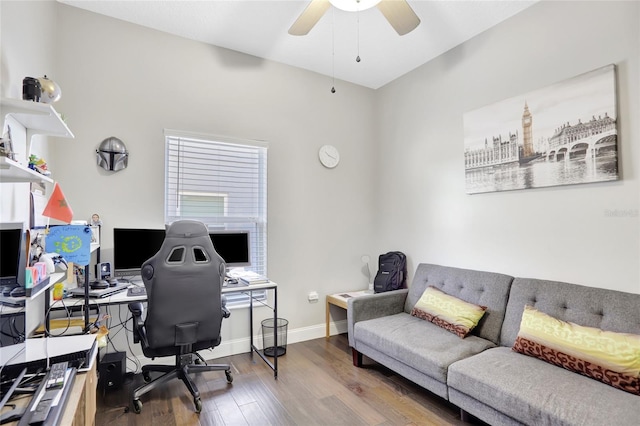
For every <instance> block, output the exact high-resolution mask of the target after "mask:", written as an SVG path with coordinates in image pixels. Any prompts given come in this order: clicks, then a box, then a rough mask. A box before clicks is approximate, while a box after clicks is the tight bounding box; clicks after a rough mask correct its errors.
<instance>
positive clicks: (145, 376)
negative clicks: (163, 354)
mask: <svg viewBox="0 0 640 426" xmlns="http://www.w3.org/2000/svg"><path fill="white" fill-rule="evenodd" d="M142 378H143V379H144V382H145V383H149V382H150V381H151V375H150V374H149V373H142Z"/></svg>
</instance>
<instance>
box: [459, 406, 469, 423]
mask: <svg viewBox="0 0 640 426" xmlns="http://www.w3.org/2000/svg"><path fill="white" fill-rule="evenodd" d="M460 420H462V421H463V422H465V423H471V415H470V414H469V413H467V412H466V411H464V410H463V409H462V408H461V409H460Z"/></svg>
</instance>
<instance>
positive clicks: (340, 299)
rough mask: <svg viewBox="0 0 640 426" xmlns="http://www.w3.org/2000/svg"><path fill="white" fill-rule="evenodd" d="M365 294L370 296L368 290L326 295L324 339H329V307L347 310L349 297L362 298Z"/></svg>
mask: <svg viewBox="0 0 640 426" xmlns="http://www.w3.org/2000/svg"><path fill="white" fill-rule="evenodd" d="M365 294H371V293H369V291H368V290H359V291H344V292H342V293H335V294H328V295H327V307H326V313H327V319H326V325H327V329H326V334H325V338H326V339H328V338H329V337H330V334H329V323H330V321H331V313H330V310H331V305H334V306H337V307H339V308H342V309H344V310H346V309H347V300H348V299H349V298H350V297H359V296H364V295H365Z"/></svg>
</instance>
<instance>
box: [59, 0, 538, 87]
mask: <svg viewBox="0 0 640 426" xmlns="http://www.w3.org/2000/svg"><path fill="white" fill-rule="evenodd" d="M58 1H59V2H61V3H65V4H68V5H71V6H74V7H78V8H81V9H86V10H89V11H92V12H95V13H99V14H102V15H106V16H111V17H113V18H117V19H121V20H124V21H128V22H132V23H135V24H138V25H142V26H145V27H149V28H155V29H157V30H160V31H164V32H167V33H171V34H175V35H178V36H182V37H186V38H189V39H193V40H198V41H202V42H205V43H209V44H212V45H215V46H220V47H224V48H228V49H232V50H236V51H238V52H243V53H247V54H250V55H254V56H258V57H261V58H265V59H270V60H273V61H277V62H281V63H284V64H288V65H292V66H295V67H299V68H304V69H307V70H311V71H315V72H318V73H320V74H324V75H326V76H328V77H335V78H336V79H339V80H345V81H349V82H352V83H355V84H359V85H361V86H365V87H370V88H373V89H377V88H379V87H381V86H383V85H385V84H386V83H388V82H390V81H392V80H394V79H396V78H398V77H400V76H402V75H404V74H406V73H407V72H409V71H411V70H413V69H415V68H417V67H418V66H420V65H422V64H424V63H426V62H428V61H429V60H431V59H433V58H435V57H437V56H438V55H440V54H442V53H444V52H446V51H447V50H449V49H451V48H453V47H455V46H457V45H459V44H461V43H463V42H464V41H466V40H468V39H470V38H472V37H474V36H475V35H477V34H479V33H481V32H483V31H485V30H487V29H488V28H491V27H492V26H494V25H496V24H498V23H500V22H501V21H503V20H505V19H507V18H509V17H511V16H513V15H515V14H516V13H518V12H520V11H522V10H524V9H526V8H527V7H529V6H531V5H533V4H535V3H536V2H537V1H538V0H508V1H507V0H502V1H501V0H497V1H491V0H437V1H436V0H409V1H408V2H409V5H410V6H411V7H412V8H413V10H414V11H415V12H416V14H417V15H418V17H419V18H420V20H421V21H422V22H421V23H420V25H419V26H418V28H416V29H415V30H414V31H412V32H411V33H409V34H407V35H404V36H399V35H398V34H397V33H396V32H395V31H394V30H393V28H392V27H391V26H390V25H389V23H388V22H387V21H386V19H385V18H384V17H383V16H382V14H381V13H380V11H378V10H377V9H376V8H373V9H369V10H366V11H363V12H360V13H359V14H358V13H355V12H343V11H341V10H338V9H335V8H334V7H333V6H332V7H331V8H330V9H329V10H328V11H327V13H326V14H325V15H324V16H323V17H322V18H321V19H320V21H319V22H318V23H317V24H316V26H315V27H314V28H313V29H312V30H311V31H310V32H309V34H308V35H306V36H292V35H289V34H288V33H287V30H288V29H289V27H290V26H291V24H292V23H293V22H294V21H295V20H296V18H297V17H298V16H299V15H300V13H301V12H302V11H303V10H304V9H305V7H306V6H307V4H308V3H309V1H310V0H281V1H273V0H254V1H247V0H226V1H220V0H216V1H212V0H208V1H203V0H201V1H189V0H155V1H149V0H146V1H142V0H101V1H96V0H58ZM358 15H359V16H358ZM358 28H359V31H358ZM358 33H359V37H358ZM358 38H359V55H360V57H361V62H359V63H357V62H356V60H355V58H356V56H358Z"/></svg>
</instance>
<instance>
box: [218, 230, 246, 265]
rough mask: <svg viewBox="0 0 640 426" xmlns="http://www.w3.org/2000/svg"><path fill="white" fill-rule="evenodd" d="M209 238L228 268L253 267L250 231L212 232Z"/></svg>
mask: <svg viewBox="0 0 640 426" xmlns="http://www.w3.org/2000/svg"><path fill="white" fill-rule="evenodd" d="M209 238H211V242H212V243H213V248H214V249H215V250H216V252H218V254H219V255H220V257H222V259H224V262H225V263H226V264H227V268H235V267H240V266H251V250H250V247H251V245H250V241H249V232H248V231H210V232H209Z"/></svg>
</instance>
